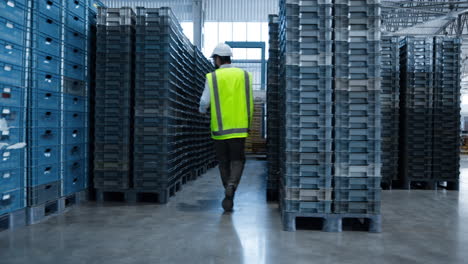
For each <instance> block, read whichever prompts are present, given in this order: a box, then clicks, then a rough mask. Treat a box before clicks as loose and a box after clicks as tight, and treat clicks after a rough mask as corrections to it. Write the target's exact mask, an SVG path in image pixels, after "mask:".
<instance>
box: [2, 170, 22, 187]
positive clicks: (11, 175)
mask: <svg viewBox="0 0 468 264" xmlns="http://www.w3.org/2000/svg"><path fill="white" fill-rule="evenodd" d="M19 188H24V169H23V168H21V167H16V168H12V169H8V170H1V171H0V193H1V192H5V191H11V190H16V189H19Z"/></svg>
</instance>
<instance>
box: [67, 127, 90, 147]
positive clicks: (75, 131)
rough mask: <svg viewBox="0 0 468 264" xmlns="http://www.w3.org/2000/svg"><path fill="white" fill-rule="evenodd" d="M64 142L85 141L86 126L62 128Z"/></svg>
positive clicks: (68, 143)
mask: <svg viewBox="0 0 468 264" xmlns="http://www.w3.org/2000/svg"><path fill="white" fill-rule="evenodd" d="M63 130H64V132H63V133H64V137H65V144H67V145H70V144H83V143H87V141H88V139H87V130H88V128H87V127H74V128H64V129H63Z"/></svg>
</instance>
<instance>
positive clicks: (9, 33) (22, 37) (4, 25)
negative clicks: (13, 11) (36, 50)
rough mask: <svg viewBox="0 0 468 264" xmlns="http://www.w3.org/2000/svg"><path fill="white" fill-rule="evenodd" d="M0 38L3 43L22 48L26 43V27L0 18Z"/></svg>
mask: <svg viewBox="0 0 468 264" xmlns="http://www.w3.org/2000/svg"><path fill="white" fill-rule="evenodd" d="M0 36H2V39H3V40H4V41H8V42H11V43H14V44H17V45H20V46H24V44H25V41H26V27H25V25H24V24H18V23H15V22H12V21H9V20H8V19H5V18H3V17H0Z"/></svg>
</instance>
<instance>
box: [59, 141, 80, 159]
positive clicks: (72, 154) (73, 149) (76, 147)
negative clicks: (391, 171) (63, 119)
mask: <svg viewBox="0 0 468 264" xmlns="http://www.w3.org/2000/svg"><path fill="white" fill-rule="evenodd" d="M62 148H63V149H64V150H63V151H64V154H65V160H66V161H77V160H81V159H84V158H85V154H86V144H69V145H62Z"/></svg>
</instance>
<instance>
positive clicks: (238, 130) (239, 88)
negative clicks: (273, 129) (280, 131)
mask: <svg viewBox="0 0 468 264" xmlns="http://www.w3.org/2000/svg"><path fill="white" fill-rule="evenodd" d="M211 57H212V58H213V60H214V63H215V67H216V70H215V71H214V72H212V73H208V74H207V75H206V84H205V90H204V91H203V95H202V97H201V99H200V113H206V111H207V110H208V108H211V137H212V138H213V139H214V141H215V142H214V145H215V150H216V156H217V159H218V161H219V171H220V174H221V180H222V182H223V185H224V189H225V197H224V200H223V203H222V206H223V208H224V210H225V211H232V208H233V207H234V194H235V192H236V189H237V186H238V185H239V182H240V179H241V176H242V172H243V170H244V163H245V153H244V147H245V138H246V137H248V135H249V129H250V123H251V120H252V116H253V109H254V108H253V107H254V104H253V91H252V75H251V74H250V73H248V72H246V71H244V70H242V69H239V68H235V67H233V66H232V65H231V57H232V50H231V47H229V45H227V44H224V43H220V44H219V45H218V46H216V48H215V49H214V51H213V54H212V55H211Z"/></svg>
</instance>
